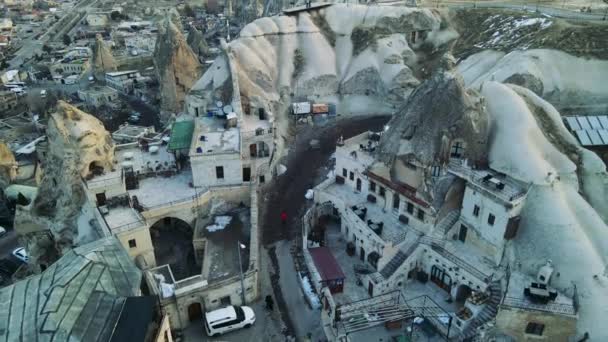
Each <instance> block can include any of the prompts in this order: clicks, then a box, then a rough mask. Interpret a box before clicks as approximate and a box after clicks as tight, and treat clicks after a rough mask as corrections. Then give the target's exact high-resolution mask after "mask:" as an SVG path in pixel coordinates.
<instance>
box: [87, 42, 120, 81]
mask: <svg viewBox="0 0 608 342" xmlns="http://www.w3.org/2000/svg"><path fill="white" fill-rule="evenodd" d="M92 67H93V72H94V73H95V75H97V76H98V77H103V75H104V74H105V73H106V72H111V71H116V69H117V64H116V60H114V56H112V52H111V51H110V49H109V48H108V46H107V45H106V43H105V42H104V41H103V38H102V37H101V35H100V34H98V35H97V36H96V37H95V46H94V48H93V64H92Z"/></svg>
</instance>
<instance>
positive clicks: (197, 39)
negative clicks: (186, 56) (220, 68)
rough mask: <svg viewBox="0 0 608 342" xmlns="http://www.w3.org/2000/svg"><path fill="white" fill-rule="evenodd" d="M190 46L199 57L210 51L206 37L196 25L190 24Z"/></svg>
mask: <svg viewBox="0 0 608 342" xmlns="http://www.w3.org/2000/svg"><path fill="white" fill-rule="evenodd" d="M188 46H190V48H191V49H192V51H193V52H194V53H195V54H196V55H197V56H199V57H201V56H205V55H207V54H208V53H209V47H208V46H207V42H206V41H205V37H203V34H202V33H201V31H199V30H197V29H196V27H194V26H190V32H189V33H188Z"/></svg>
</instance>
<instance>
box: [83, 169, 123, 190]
mask: <svg viewBox="0 0 608 342" xmlns="http://www.w3.org/2000/svg"><path fill="white" fill-rule="evenodd" d="M123 177H124V173H123V172H122V171H121V172H120V175H118V176H116V177H112V178H105V179H97V180H96V179H95V178H93V179H90V180H86V179H85V184H86V186H87V188H88V189H92V188H101V187H104V186H108V185H115V184H120V183H122V180H123Z"/></svg>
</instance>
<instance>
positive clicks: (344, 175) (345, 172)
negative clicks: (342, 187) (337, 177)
mask: <svg viewBox="0 0 608 342" xmlns="http://www.w3.org/2000/svg"><path fill="white" fill-rule="evenodd" d="M346 176H348V171H347V170H346V169H342V177H344V178H346Z"/></svg>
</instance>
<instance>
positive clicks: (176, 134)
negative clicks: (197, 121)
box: [167, 121, 194, 151]
mask: <svg viewBox="0 0 608 342" xmlns="http://www.w3.org/2000/svg"><path fill="white" fill-rule="evenodd" d="M192 133H194V121H179V122H176V123H174V124H173V126H172V127H171V140H169V147H168V148H167V150H169V151H174V150H188V149H190V144H191V143H192Z"/></svg>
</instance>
